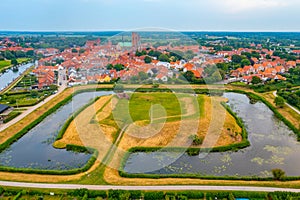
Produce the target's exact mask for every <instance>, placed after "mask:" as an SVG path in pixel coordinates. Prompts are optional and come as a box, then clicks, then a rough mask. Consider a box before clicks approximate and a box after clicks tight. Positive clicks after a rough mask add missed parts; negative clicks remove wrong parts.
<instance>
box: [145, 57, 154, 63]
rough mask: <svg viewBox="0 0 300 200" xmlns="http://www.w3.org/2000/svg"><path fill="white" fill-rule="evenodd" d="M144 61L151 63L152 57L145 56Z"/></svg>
mask: <svg viewBox="0 0 300 200" xmlns="http://www.w3.org/2000/svg"><path fill="white" fill-rule="evenodd" d="M144 61H145V63H151V62H152V58H151V57H150V56H146V57H145V59H144Z"/></svg>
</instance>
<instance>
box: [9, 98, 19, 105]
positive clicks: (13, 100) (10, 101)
mask: <svg viewBox="0 0 300 200" xmlns="http://www.w3.org/2000/svg"><path fill="white" fill-rule="evenodd" d="M9 103H10V104H15V103H17V100H16V99H15V98H10V99H9Z"/></svg>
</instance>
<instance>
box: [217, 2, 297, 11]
mask: <svg viewBox="0 0 300 200" xmlns="http://www.w3.org/2000/svg"><path fill="white" fill-rule="evenodd" d="M216 1H218V2H216ZM216 1H215V2H216V5H219V8H222V10H224V12H226V13H231V14H237V13H241V12H245V11H251V12H253V13H255V11H257V10H265V11H268V9H275V8H282V7H286V6H289V5H290V4H291V3H293V2H294V0H290V1H289V0H224V1H220V0H216Z"/></svg>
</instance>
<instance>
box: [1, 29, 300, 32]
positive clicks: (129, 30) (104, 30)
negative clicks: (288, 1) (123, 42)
mask: <svg viewBox="0 0 300 200" xmlns="http://www.w3.org/2000/svg"><path fill="white" fill-rule="evenodd" d="M132 31H134V32H176V31H178V32H231V33H239V32H240V33H245V32H249V33H299V32H300V30H196V29H195V30H189V29H186V30H185V29H182V30H174V29H172V30H171V29H169V30H162V29H161V30H138V29H127V30H125V29H123V30H118V29H102V30H96V29H95V30H92V29H91V30H80V29H78V30H76V29H74V30H0V33H1V32H29V33H30V32H41V33H43V32H57V33H60V32H61V33H64V32H86V33H89V32H132Z"/></svg>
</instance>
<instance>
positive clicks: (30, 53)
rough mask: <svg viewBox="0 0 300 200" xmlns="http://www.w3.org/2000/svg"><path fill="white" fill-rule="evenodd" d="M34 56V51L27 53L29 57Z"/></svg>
mask: <svg viewBox="0 0 300 200" xmlns="http://www.w3.org/2000/svg"><path fill="white" fill-rule="evenodd" d="M33 55H34V51H33V50H29V51H27V52H26V56H27V57H32V56H33Z"/></svg>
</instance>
